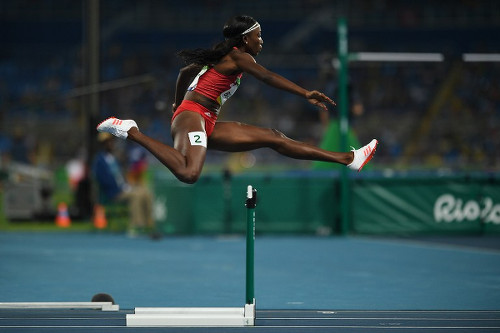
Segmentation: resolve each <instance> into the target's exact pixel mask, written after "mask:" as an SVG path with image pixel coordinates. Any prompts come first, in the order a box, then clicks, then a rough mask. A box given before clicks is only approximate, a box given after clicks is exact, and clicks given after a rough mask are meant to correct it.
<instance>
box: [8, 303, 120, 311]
mask: <svg viewBox="0 0 500 333" xmlns="http://www.w3.org/2000/svg"><path fill="white" fill-rule="evenodd" d="M0 309H89V310H101V311H119V310H120V306H119V305H118V304H113V303H112V302H12V303H9V302H3V303H1V302H0Z"/></svg>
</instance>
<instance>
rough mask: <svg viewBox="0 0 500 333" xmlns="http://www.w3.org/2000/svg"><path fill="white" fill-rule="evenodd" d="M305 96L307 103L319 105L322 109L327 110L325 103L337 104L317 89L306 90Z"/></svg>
mask: <svg viewBox="0 0 500 333" xmlns="http://www.w3.org/2000/svg"><path fill="white" fill-rule="evenodd" d="M306 98H307V101H308V102H309V103H311V104H312V105H316V106H318V107H320V108H321V109H322V110H324V111H328V108H327V106H326V104H325V103H329V104H331V105H337V104H335V102H334V101H333V100H332V99H331V98H330V97H328V96H326V95H325V94H323V93H322V92H319V91H317V90H311V91H308V92H307V93H306Z"/></svg>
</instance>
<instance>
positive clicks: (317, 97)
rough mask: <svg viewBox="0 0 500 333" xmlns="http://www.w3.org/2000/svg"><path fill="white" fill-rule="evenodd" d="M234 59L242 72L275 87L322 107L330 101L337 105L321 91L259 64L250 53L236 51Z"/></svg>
mask: <svg viewBox="0 0 500 333" xmlns="http://www.w3.org/2000/svg"><path fill="white" fill-rule="evenodd" d="M233 60H234V62H235V63H236V65H237V66H238V67H239V69H240V70H241V71H242V72H246V73H248V74H250V75H252V76H254V77H255V78H257V79H258V80H261V81H262V82H264V83H266V84H268V85H270V86H272V87H275V88H277V89H281V90H285V91H288V92H290V93H292V94H296V95H299V96H302V97H304V98H306V99H307V100H308V101H309V103H311V104H313V105H316V106H319V107H320V108H322V109H324V110H326V109H327V107H326V105H325V104H324V103H329V104H331V105H335V102H334V101H333V100H332V99H330V98H329V97H328V96H326V95H325V94H323V93H322V92H319V91H317V90H311V91H309V90H307V89H304V88H302V87H301V86H299V85H297V84H295V83H293V82H292V81H290V80H288V79H287V78H285V77H283V76H281V75H279V74H277V73H274V72H272V71H270V70H268V69H267V68H265V67H264V66H262V65H260V64H258V63H257V62H256V61H255V59H254V58H253V57H252V56H251V55H250V54H248V53H245V52H234V53H233Z"/></svg>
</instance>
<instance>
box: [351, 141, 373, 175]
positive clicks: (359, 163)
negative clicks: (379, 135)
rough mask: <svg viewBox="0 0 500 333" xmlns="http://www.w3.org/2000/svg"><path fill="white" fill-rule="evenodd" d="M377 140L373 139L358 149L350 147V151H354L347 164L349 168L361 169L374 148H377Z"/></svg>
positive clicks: (371, 155) (369, 158)
mask: <svg viewBox="0 0 500 333" xmlns="http://www.w3.org/2000/svg"><path fill="white" fill-rule="evenodd" d="M377 145H378V141H377V140H376V139H373V140H372V141H370V143H369V144H367V145H366V146H364V147H361V148H359V149H354V148H352V150H351V151H352V152H354V159H353V160H352V162H351V164H348V165H347V167H348V168H349V169H351V170H358V172H359V171H361V169H363V167H364V166H365V164H366V163H368V162H369V161H370V160H371V159H372V157H373V155H374V154H375V150H377Z"/></svg>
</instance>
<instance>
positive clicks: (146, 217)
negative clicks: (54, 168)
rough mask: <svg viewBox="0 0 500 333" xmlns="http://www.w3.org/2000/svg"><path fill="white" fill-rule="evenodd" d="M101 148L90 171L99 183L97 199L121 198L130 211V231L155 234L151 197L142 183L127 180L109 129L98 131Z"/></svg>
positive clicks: (111, 199) (111, 200)
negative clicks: (130, 182)
mask: <svg viewBox="0 0 500 333" xmlns="http://www.w3.org/2000/svg"><path fill="white" fill-rule="evenodd" d="M98 141H99V143H100V144H101V148H102V149H101V151H100V152H99V153H97V156H96V157H95V159H94V161H93V165H92V174H93V177H94V179H95V181H96V183H97V186H98V198H99V199H98V200H99V202H100V203H101V204H103V205H106V204H111V203H119V202H124V203H127V204H128V208H129V212H130V224H129V234H131V235H134V234H136V233H137V232H138V231H140V230H147V231H149V232H151V235H152V236H155V237H156V231H155V230H154V229H155V228H154V227H155V226H154V220H153V215H152V212H153V197H152V194H151V193H150V191H149V190H148V189H147V187H146V186H144V184H140V183H139V182H136V183H134V184H129V183H128V182H127V181H126V180H125V177H124V176H123V173H122V171H121V168H120V165H119V163H118V160H117V158H116V157H115V155H114V142H115V141H114V138H113V136H112V135H111V134H108V133H99V135H98Z"/></svg>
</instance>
